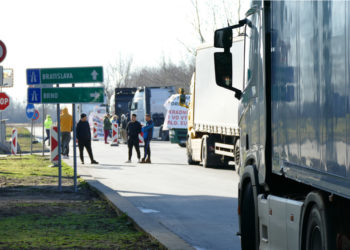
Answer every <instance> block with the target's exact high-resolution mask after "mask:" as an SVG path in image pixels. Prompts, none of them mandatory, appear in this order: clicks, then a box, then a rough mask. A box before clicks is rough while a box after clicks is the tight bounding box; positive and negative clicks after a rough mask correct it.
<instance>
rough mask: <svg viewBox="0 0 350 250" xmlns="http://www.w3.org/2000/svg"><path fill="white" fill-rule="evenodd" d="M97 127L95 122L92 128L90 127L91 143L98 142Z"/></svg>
mask: <svg viewBox="0 0 350 250" xmlns="http://www.w3.org/2000/svg"><path fill="white" fill-rule="evenodd" d="M97 127H98V124H97V122H94V126H93V127H92V140H93V141H98V134H97Z"/></svg>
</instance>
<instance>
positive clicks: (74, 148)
mask: <svg viewBox="0 0 350 250" xmlns="http://www.w3.org/2000/svg"><path fill="white" fill-rule="evenodd" d="M72 87H73V88H74V84H72ZM72 109H73V167H74V192H78V187H77V145H76V140H77V134H76V123H75V117H76V112H75V104H72Z"/></svg>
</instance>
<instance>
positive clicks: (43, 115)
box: [41, 104, 50, 156]
mask: <svg viewBox="0 0 350 250" xmlns="http://www.w3.org/2000/svg"><path fill="white" fill-rule="evenodd" d="M44 118H45V104H43V114H42V117H41V119H42V124H43V142H42V143H43V154H42V156H44V154H45V153H44V151H45V119H44ZM49 140H50V138H49Z"/></svg>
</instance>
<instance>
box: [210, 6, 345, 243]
mask: <svg viewBox="0 0 350 250" xmlns="http://www.w3.org/2000/svg"><path fill="white" fill-rule="evenodd" d="M237 30H239V31H240V32H239V34H240V35H241V36H243V37H244V40H245V41H244V60H243V62H242V64H243V65H244V69H243V72H244V73H243V88H242V89H238V88H235V87H234V86H235V85H234V83H233V81H232V79H233V78H232V77H233V76H232V60H233V59H232V58H235V55H234V54H233V53H231V51H230V48H231V46H232V39H233V33H237V32H236V31H237ZM233 31H235V32H233ZM349 37H350V2H349V1H283V0H281V1H252V2H251V6H250V9H249V10H248V11H247V13H246V17H245V19H243V20H241V21H239V23H238V24H236V25H233V26H230V27H226V28H223V29H220V30H217V31H215V36H214V45H215V47H217V48H221V49H222V50H221V51H220V52H216V53H215V54H214V61H215V73H216V83H217V84H218V85H219V86H221V87H224V88H226V89H227V90H228V91H233V92H234V93H235V97H236V98H237V99H239V100H240V105H239V111H238V116H239V118H238V120H239V128H240V153H239V156H240V159H239V169H238V172H239V175H240V183H239V188H238V189H239V194H238V214H239V217H240V231H239V232H238V234H239V235H240V236H241V243H242V249H350V154H349V152H350V67H349V66H350V42H349V41H350V40H349Z"/></svg>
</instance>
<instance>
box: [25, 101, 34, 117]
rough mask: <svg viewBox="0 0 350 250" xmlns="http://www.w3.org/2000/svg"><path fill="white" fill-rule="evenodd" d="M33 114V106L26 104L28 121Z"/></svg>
mask: <svg viewBox="0 0 350 250" xmlns="http://www.w3.org/2000/svg"><path fill="white" fill-rule="evenodd" d="M34 112H35V109H34V105H33V104H31V103H28V104H27V107H26V114H27V118H28V119H32V118H33V115H34Z"/></svg>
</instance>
